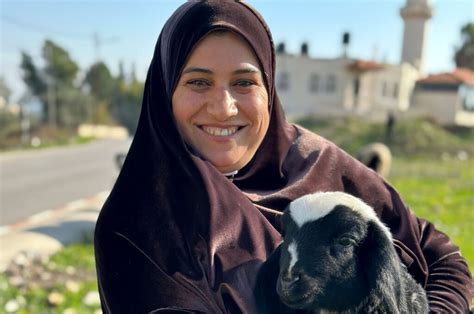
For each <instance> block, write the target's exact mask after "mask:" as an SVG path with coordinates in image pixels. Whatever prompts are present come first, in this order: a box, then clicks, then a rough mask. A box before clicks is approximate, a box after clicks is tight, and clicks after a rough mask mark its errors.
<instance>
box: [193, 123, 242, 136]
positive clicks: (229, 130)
mask: <svg viewBox="0 0 474 314" xmlns="http://www.w3.org/2000/svg"><path fill="white" fill-rule="evenodd" d="M198 127H199V129H201V130H202V131H204V132H205V133H207V134H209V135H212V136H218V137H226V136H232V135H234V134H235V133H237V132H238V131H240V130H241V129H242V128H243V126H228V127H214V126H207V125H199V126H198Z"/></svg>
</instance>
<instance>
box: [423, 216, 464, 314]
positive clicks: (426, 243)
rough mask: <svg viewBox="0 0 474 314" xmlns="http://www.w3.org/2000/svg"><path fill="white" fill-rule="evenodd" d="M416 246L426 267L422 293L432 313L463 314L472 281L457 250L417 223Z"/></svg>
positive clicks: (428, 226) (430, 227)
mask: <svg viewBox="0 0 474 314" xmlns="http://www.w3.org/2000/svg"><path fill="white" fill-rule="evenodd" d="M418 221H419V226H420V232H421V239H420V246H421V249H422V250H423V254H424V256H425V259H426V262H427V264H428V272H429V273H428V280H427V283H426V287H425V289H426V292H427V295H428V300H429V302H430V308H431V310H432V312H439V313H448V312H455V313H467V312H469V308H470V303H471V301H472V300H471V299H472V277H471V273H470V271H469V268H468V265H467V263H466V260H465V259H464V258H463V257H462V256H461V253H460V251H459V248H458V247H457V246H455V245H454V244H453V243H452V242H451V240H450V239H449V238H448V237H447V236H446V235H445V234H444V233H442V232H440V231H438V230H436V229H435V227H434V226H433V224H431V223H429V222H427V221H425V220H423V219H418Z"/></svg>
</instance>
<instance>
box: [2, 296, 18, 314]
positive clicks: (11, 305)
mask: <svg viewBox="0 0 474 314" xmlns="http://www.w3.org/2000/svg"><path fill="white" fill-rule="evenodd" d="M19 309H20V304H18V301H17V300H15V299H12V300H9V301H8V302H7V303H6V304H5V311H6V312H7V313H14V312H16V311H18V310H19Z"/></svg>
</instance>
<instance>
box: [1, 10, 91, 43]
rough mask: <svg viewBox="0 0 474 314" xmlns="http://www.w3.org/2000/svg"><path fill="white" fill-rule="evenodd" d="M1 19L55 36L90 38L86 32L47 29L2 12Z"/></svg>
mask: <svg viewBox="0 0 474 314" xmlns="http://www.w3.org/2000/svg"><path fill="white" fill-rule="evenodd" d="M2 20H4V21H7V22H8V23H10V24H12V25H15V26H18V27H21V28H25V29H28V30H33V31H36V32H40V33H43V34H44V33H47V34H53V35H57V36H63V37H69V38H71V37H72V38H78V39H88V38H90V35H87V34H78V33H76V34H73V33H64V32H58V31H56V30H51V29H48V28H46V27H44V26H42V25H35V24H33V23H29V22H25V21H21V20H18V19H16V18H13V17H11V16H8V15H5V14H2Z"/></svg>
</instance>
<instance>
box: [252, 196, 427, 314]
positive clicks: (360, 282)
mask: <svg viewBox="0 0 474 314" xmlns="http://www.w3.org/2000/svg"><path fill="white" fill-rule="evenodd" d="M281 222H282V228H283V243H282V244H281V245H280V246H279V247H278V248H277V249H276V250H275V252H274V253H273V254H272V255H271V256H270V257H269V259H268V260H267V261H266V262H265V263H264V264H263V265H262V268H261V269H260V271H259V274H258V277H257V286H256V289H255V293H256V299H257V307H258V310H259V313H295V312H301V313H327V312H330V313H410V314H411V313H427V312H428V301H427V298H426V294H425V291H424V289H423V288H422V287H421V286H420V285H419V284H417V283H416V282H415V280H414V279H413V278H412V277H411V276H410V275H409V274H408V272H407V271H406V268H405V267H404V266H403V265H402V264H401V262H400V260H399V258H398V256H397V254H396V251H395V249H394V247H393V244H392V236H391V233H390V231H389V230H388V228H387V227H386V226H385V225H384V224H382V223H381V222H380V220H379V219H378V218H377V216H376V215H375V212H374V210H373V209H372V208H371V207H370V206H368V205H367V204H365V203H364V202H363V201H362V200H360V199H358V198H356V197H353V196H351V195H349V194H346V193H342V192H325V193H316V194H311V195H306V196H304V197H301V198H299V199H297V200H295V201H293V202H292V203H291V204H290V205H289V206H288V208H287V209H286V210H285V213H284V214H283V216H282V221H281Z"/></svg>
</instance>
